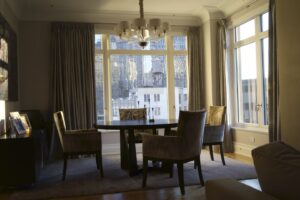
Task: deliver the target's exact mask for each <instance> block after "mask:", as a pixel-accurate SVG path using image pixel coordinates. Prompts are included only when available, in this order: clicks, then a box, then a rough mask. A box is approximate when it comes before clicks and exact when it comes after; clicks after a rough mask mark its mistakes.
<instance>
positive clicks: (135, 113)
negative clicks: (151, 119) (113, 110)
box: [119, 108, 152, 143]
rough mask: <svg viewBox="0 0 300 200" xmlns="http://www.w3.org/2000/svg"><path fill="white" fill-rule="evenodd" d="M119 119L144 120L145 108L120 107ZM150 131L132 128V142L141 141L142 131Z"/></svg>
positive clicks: (145, 117)
mask: <svg viewBox="0 0 300 200" xmlns="http://www.w3.org/2000/svg"><path fill="white" fill-rule="evenodd" d="M119 115H120V120H146V119H147V110H146V108H121V109H119ZM145 132H146V133H152V130H149V129H138V130H134V142H135V143H142V133H145Z"/></svg>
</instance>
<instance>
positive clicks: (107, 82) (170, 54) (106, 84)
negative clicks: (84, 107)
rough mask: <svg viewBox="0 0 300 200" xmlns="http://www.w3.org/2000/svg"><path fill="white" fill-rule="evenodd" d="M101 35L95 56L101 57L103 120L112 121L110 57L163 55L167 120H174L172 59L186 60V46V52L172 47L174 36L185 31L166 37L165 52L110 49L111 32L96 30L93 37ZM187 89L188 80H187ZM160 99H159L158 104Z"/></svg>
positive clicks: (187, 69)
mask: <svg viewBox="0 0 300 200" xmlns="http://www.w3.org/2000/svg"><path fill="white" fill-rule="evenodd" d="M96 34H101V35H102V49H96V48H95V55H96V54H102V55H103V63H102V66H103V70H102V72H103V74H102V76H103V104H104V105H103V109H104V110H103V112H104V119H105V120H109V121H110V120H112V116H113V113H112V112H113V111H112V92H111V68H110V57H111V56H112V55H141V56H143V55H150V56H152V55H154V56H155V55H163V56H166V78H167V85H166V88H167V102H166V103H167V106H168V108H167V110H168V114H167V116H168V117H169V119H175V118H176V116H175V115H176V107H175V81H174V76H175V69H174V57H175V56H176V55H184V56H186V58H187V59H188V46H187V41H186V47H187V48H186V50H175V49H174V46H173V41H174V40H173V38H174V36H186V37H187V31H179V32H178V31H177V32H173V33H170V34H168V35H167V37H166V39H165V45H166V49H165V50H127V49H110V47H109V44H110V42H109V36H110V34H113V33H112V32H111V31H103V30H98V29H96V31H95V35H96ZM186 65H187V66H186V76H187V77H188V74H189V72H188V71H189V66H188V60H187V62H186ZM187 88H188V79H187ZM160 101H161V98H160V97H159V102H160Z"/></svg>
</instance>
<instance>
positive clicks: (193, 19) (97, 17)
mask: <svg viewBox="0 0 300 200" xmlns="http://www.w3.org/2000/svg"><path fill="white" fill-rule="evenodd" d="M138 17H139V16H138V14H137V13H136V12H126V13H124V12H123V13H120V12H62V11H56V12H46V13H42V12H41V11H36V12H26V13H23V15H22V17H21V20H22V21H66V22H89V23H96V24H97V23H108V24H109V23H111V24H116V23H119V22H120V21H122V20H133V19H134V18H138ZM145 18H146V19H150V18H160V19H162V20H163V21H166V22H169V23H170V24H171V25H179V26H180V25H182V26H186V25H188V26H199V25H201V24H202V20H201V18H200V17H199V16H188V15H168V14H157V13H145Z"/></svg>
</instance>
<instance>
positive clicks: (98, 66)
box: [95, 54, 104, 120]
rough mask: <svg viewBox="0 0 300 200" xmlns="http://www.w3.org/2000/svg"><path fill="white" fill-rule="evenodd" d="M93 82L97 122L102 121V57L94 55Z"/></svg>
mask: <svg viewBox="0 0 300 200" xmlns="http://www.w3.org/2000/svg"><path fill="white" fill-rule="evenodd" d="M95 80H96V85H95V87H96V109H97V120H104V109H103V108H104V106H103V105H104V104H103V101H104V99H103V97H104V94H103V55H102V54H96V55H95Z"/></svg>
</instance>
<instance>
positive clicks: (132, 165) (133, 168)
mask: <svg viewBox="0 0 300 200" xmlns="http://www.w3.org/2000/svg"><path fill="white" fill-rule="evenodd" d="M128 145H129V152H128V153H129V155H128V156H129V175H130V176H134V175H136V174H137V173H138V166H137V159H136V149H135V142H134V129H128Z"/></svg>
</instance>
